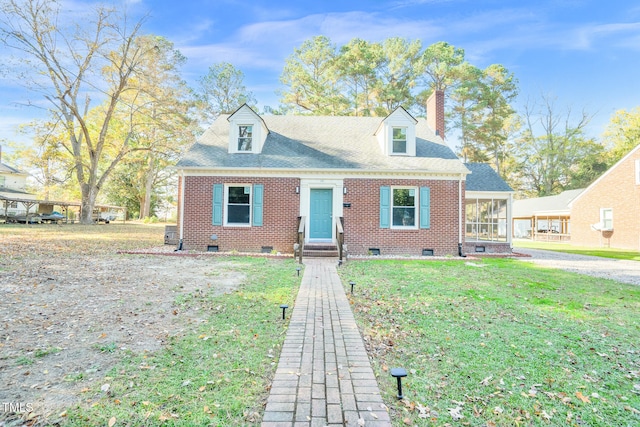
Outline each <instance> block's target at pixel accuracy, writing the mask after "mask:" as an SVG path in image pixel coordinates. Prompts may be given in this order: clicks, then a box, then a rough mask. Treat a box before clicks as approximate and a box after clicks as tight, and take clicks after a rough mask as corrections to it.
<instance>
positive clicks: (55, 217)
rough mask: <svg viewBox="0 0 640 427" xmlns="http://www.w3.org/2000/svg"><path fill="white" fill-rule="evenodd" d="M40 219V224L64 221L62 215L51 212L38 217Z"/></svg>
mask: <svg viewBox="0 0 640 427" xmlns="http://www.w3.org/2000/svg"><path fill="white" fill-rule="evenodd" d="M40 219H41V220H42V222H58V221H62V220H63V219H64V215H62V214H61V213H60V212H56V211H53V212H51V213H48V214H42V215H41V216H40Z"/></svg>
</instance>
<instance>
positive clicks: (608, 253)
mask: <svg viewBox="0 0 640 427" xmlns="http://www.w3.org/2000/svg"><path fill="white" fill-rule="evenodd" d="M513 246H514V247H515V248H519V247H520V248H529V249H545V250H548V251H556V252H566V253H569V254H578V255H591V256H599V257H603V258H613V259H624V260H630V261H640V252H637V251H627V250H622V249H614V248H587V247H581V246H573V245H571V244H568V243H553V242H533V241H530V240H516V241H514V242H513Z"/></svg>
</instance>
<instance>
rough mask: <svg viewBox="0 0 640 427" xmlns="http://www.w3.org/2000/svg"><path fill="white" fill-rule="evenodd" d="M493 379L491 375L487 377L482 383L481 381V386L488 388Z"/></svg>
mask: <svg viewBox="0 0 640 427" xmlns="http://www.w3.org/2000/svg"><path fill="white" fill-rule="evenodd" d="M492 379H493V375H490V376H488V377H486V378H485V379H483V380H482V381H480V385H483V386H485V387H486V386H488V385H489V381H491V380H492Z"/></svg>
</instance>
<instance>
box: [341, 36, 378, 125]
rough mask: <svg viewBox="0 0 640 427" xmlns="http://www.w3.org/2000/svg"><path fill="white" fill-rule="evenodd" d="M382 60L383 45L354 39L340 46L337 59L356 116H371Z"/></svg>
mask: <svg viewBox="0 0 640 427" xmlns="http://www.w3.org/2000/svg"><path fill="white" fill-rule="evenodd" d="M381 62H382V46H381V45H380V44H378V43H369V42H367V41H365V40H362V39H357V38H356V39H353V40H351V41H350V42H349V43H347V44H346V45H344V46H342V47H341V48H340V55H339V56H338V57H337V60H336V68H337V73H338V75H339V77H340V78H341V79H342V81H343V82H344V85H345V86H346V88H347V89H346V90H347V93H348V98H349V99H350V103H351V106H350V108H351V111H352V114H353V115H354V116H370V115H371V112H372V93H373V91H374V88H375V86H376V81H377V78H376V70H377V69H378V67H379V66H380V65H381Z"/></svg>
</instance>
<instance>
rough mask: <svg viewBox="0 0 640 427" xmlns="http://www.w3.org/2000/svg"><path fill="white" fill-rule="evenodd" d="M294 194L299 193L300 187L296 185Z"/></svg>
mask: <svg viewBox="0 0 640 427" xmlns="http://www.w3.org/2000/svg"><path fill="white" fill-rule="evenodd" d="M296 194H300V187H299V186H297V185H296Z"/></svg>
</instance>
